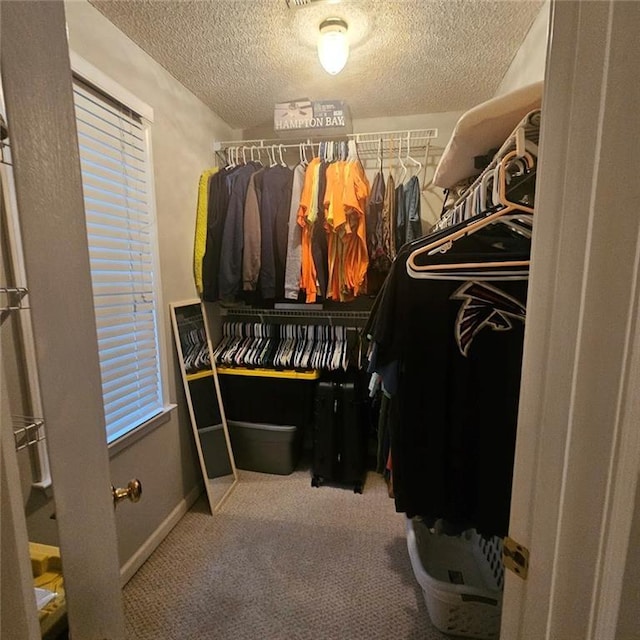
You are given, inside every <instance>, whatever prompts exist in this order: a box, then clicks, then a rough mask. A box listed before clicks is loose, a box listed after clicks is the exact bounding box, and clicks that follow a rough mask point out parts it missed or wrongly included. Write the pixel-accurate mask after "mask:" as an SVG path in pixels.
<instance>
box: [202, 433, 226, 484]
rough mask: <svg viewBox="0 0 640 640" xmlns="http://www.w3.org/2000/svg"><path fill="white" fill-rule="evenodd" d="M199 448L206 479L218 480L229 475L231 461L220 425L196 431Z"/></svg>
mask: <svg viewBox="0 0 640 640" xmlns="http://www.w3.org/2000/svg"><path fill="white" fill-rule="evenodd" d="M198 434H199V435H200V446H201V447H202V455H203V456H204V463H205V466H206V468H207V477H208V478H219V477H221V476H227V475H229V474H230V473H231V460H229V454H228V453H227V443H226V442H225V439H224V431H223V430H222V425H221V424H216V425H214V426H213V427H205V428H204V429H198Z"/></svg>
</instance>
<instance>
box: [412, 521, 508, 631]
mask: <svg viewBox="0 0 640 640" xmlns="http://www.w3.org/2000/svg"><path fill="white" fill-rule="evenodd" d="M407 547H408V550H409V557H410V559H411V566H412V567H413V573H414V574H415V576H416V579H417V581H418V583H419V584H420V586H421V587H422V591H423V595H424V599H425V602H426V604H427V610H428V611H429V617H430V618H431V622H432V623H433V624H434V626H436V627H437V628H438V629H439V630H440V631H442V632H443V633H446V634H449V635H452V636H459V637H464V638H480V639H483V640H492V639H495V638H499V636H500V615H501V611H502V585H503V580H504V569H503V566H502V540H501V539H500V538H492V539H490V540H485V539H484V538H482V537H481V536H480V535H478V534H477V533H476V532H475V531H474V530H471V531H466V532H464V533H463V534H462V535H460V536H447V535H442V534H440V535H439V534H437V533H434V532H432V531H431V530H430V529H429V528H428V527H427V526H426V525H425V524H424V523H423V522H422V521H421V520H420V519H419V518H413V519H407Z"/></svg>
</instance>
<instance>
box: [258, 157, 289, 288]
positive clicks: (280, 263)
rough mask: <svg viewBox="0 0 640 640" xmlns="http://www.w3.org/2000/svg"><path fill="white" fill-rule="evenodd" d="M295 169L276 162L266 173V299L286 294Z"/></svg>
mask: <svg viewBox="0 0 640 640" xmlns="http://www.w3.org/2000/svg"><path fill="white" fill-rule="evenodd" d="M292 183H293V171H292V170H291V169H289V167H286V166H282V165H276V166H274V167H270V168H269V169H267V170H266V171H265V172H264V174H263V176H262V201H261V207H260V228H261V232H262V240H261V251H260V256H261V264H260V276H259V288H260V292H261V293H262V297H263V298H265V299H272V298H276V297H277V298H282V297H283V296H284V278H285V266H286V260H287V236H288V230H287V227H288V224H289V207H290V204H291V187H292Z"/></svg>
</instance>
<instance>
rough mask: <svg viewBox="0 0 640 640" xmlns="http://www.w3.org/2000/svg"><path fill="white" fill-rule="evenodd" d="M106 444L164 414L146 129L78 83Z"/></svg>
mask: <svg viewBox="0 0 640 640" xmlns="http://www.w3.org/2000/svg"><path fill="white" fill-rule="evenodd" d="M74 100H75V108H76V121H77V127H78V141H79V146H80V161H81V168H82V185H83V190H84V204H85V212H86V217H87V236H88V241H89V256H90V260H91V279H92V283H93V299H94V307H95V313H96V322H97V328H98V350H99V354H100V370H101V374H102V393H103V397H104V408H105V415H106V424H107V442H113V441H114V440H117V439H118V438H120V437H122V436H123V435H125V434H126V433H128V432H129V431H131V430H133V429H135V428H136V427H138V426H140V425H141V424H143V423H144V422H146V421H147V420H149V419H150V418H152V417H154V416H155V415H157V414H159V413H161V412H162V411H163V408H164V402H163V393H162V382H161V370H160V354H159V345H158V324H157V302H158V295H157V294H158V292H157V285H156V278H154V267H155V264H156V246H157V245H156V240H155V231H154V229H155V214H154V206H153V203H152V198H153V189H152V185H151V172H150V166H149V164H150V163H149V156H148V149H147V137H146V130H145V124H144V123H143V122H142V120H141V119H140V118H139V117H138V116H137V115H136V114H135V113H133V112H132V111H131V110H129V109H127V108H126V107H124V106H123V105H121V104H120V103H118V102H115V101H112V100H111V99H110V98H107V97H106V96H103V95H102V94H101V93H98V92H97V91H95V90H94V89H92V88H91V87H89V86H87V85H85V84H83V83H81V82H80V81H78V80H75V81H74Z"/></svg>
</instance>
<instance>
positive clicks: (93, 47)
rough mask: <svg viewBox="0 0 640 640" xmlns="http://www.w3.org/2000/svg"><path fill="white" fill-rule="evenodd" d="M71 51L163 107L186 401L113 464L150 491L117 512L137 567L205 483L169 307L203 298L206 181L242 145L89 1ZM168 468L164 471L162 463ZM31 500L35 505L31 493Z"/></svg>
mask: <svg viewBox="0 0 640 640" xmlns="http://www.w3.org/2000/svg"><path fill="white" fill-rule="evenodd" d="M66 14H67V23H68V32H69V44H70V48H71V49H72V50H73V51H75V52H76V53H77V54H79V55H80V56H81V57H83V58H85V59H86V60H87V61H88V62H89V63H91V64H92V65H94V66H95V67H97V68H98V69H99V70H100V71H102V72H104V73H105V74H107V75H108V76H110V77H111V78H112V79H113V80H115V81H116V82H118V83H119V84H121V85H122V86H123V87H124V88H125V89H128V90H129V91H130V92H131V93H133V94H134V95H136V96H137V97H138V98H140V99H141V100H142V101H144V102H146V103H147V104H149V106H151V107H152V108H153V109H154V118H155V121H154V123H153V125H152V148H153V162H154V172H155V188H156V204H157V214H158V237H159V245H160V267H161V280H162V293H163V297H164V308H163V309H162V312H163V315H164V324H165V334H164V336H163V345H162V346H163V347H164V348H165V349H166V352H167V356H168V363H169V379H168V384H169V395H170V401H171V402H177V403H178V405H179V406H178V409H177V411H174V412H172V414H171V417H170V419H169V421H168V422H167V423H165V424H163V425H161V426H160V427H158V428H157V429H155V430H154V431H152V432H151V433H150V434H148V435H147V436H145V437H144V438H142V439H140V440H138V441H136V442H134V443H133V444H131V446H129V447H128V448H126V449H124V450H122V451H120V452H119V453H117V454H115V455H113V456H112V457H111V477H112V482H113V483H114V484H115V485H118V486H122V485H126V483H127V482H128V481H129V480H130V479H131V478H133V477H138V478H140V480H141V481H142V484H143V492H144V493H143V499H142V501H141V502H140V503H139V504H138V505H135V506H133V505H125V506H124V508H123V509H119V510H118V513H117V525H118V534H119V535H118V538H119V552H120V559H121V563H122V564H124V563H125V562H127V561H128V560H129V559H130V558H131V556H132V555H133V554H134V553H136V552H137V551H138V550H139V549H140V547H141V546H142V545H143V544H144V543H145V542H146V541H147V540H148V539H149V537H150V536H152V534H153V533H154V532H155V531H156V530H157V528H158V527H159V526H160V525H161V524H162V523H163V522H164V521H165V520H166V519H167V518H168V516H169V515H170V514H171V513H172V511H174V509H176V507H177V506H179V505H180V504H181V502H182V501H183V500H184V499H185V497H186V496H189V495H190V494H191V495H193V493H192V492H193V490H194V489H196V490H197V487H198V484H199V483H200V482H201V478H200V470H199V465H198V463H197V457H196V455H195V447H194V445H193V436H192V433H191V426H190V423H189V419H188V414H187V412H186V407H185V403H184V398H183V391H182V381H181V377H180V374H179V370H178V369H177V365H176V362H175V356H174V347H173V339H172V336H171V333H170V327H171V325H170V321H169V315H168V303H169V302H171V301H176V300H183V299H187V298H192V297H194V296H195V288H194V286H193V277H192V272H191V256H192V251H193V228H194V220H195V207H196V194H197V183H198V177H199V174H200V172H201V171H202V170H203V169H204V168H205V167H207V166H210V165H211V164H212V151H211V144H212V141H213V140H214V139H216V138H218V139H219V138H225V139H230V138H231V139H232V138H234V137H236V136H237V132H235V131H233V130H232V129H231V128H230V127H228V126H227V125H226V124H225V123H224V122H223V121H222V120H220V119H219V118H218V117H217V116H216V115H215V114H214V113H213V112H211V110H210V109H208V108H207V107H206V106H205V105H204V104H203V103H202V102H200V101H199V100H198V99H196V98H195V97H194V96H193V95H192V94H191V93H190V92H188V91H187V90H186V89H185V88H184V87H183V86H182V85H181V84H180V83H178V82H177V81H176V80H175V79H174V78H173V77H172V76H171V75H170V74H169V73H167V72H166V71H165V70H164V69H163V68H162V67H161V66H160V65H158V64H157V63H156V62H154V61H153V60H152V59H151V58H150V57H149V56H148V55H147V54H146V53H144V52H143V51H142V50H141V49H140V48H139V47H138V46H137V45H135V44H134V43H133V42H131V41H130V40H129V39H128V38H127V37H126V36H124V34H122V32H120V31H119V30H118V29H116V28H115V27H114V26H113V25H112V24H111V23H110V22H108V21H107V20H106V18H104V17H103V16H102V14H100V13H99V12H98V11H97V10H96V9H94V8H93V7H92V6H91V5H90V4H89V3H88V2H85V1H84V0H82V1H76V0H74V1H73V2H68V3H66ZM160 461H161V464H160ZM26 500H27V501H29V500H33V497H32V496H26ZM43 510H44V512H46V513H47V517H48V514H49V513H50V512H51V510H52V506H51V505H50V504H45V505H40V504H39V505H38V508H36V509H32V510H31V516H30V518H29V526H30V529H31V530H30V535H31V537H32V539H38V538H39V537H40V538H46V539H47V541H51V540H50V531H45V530H43V528H42V525H43V520H44V516H43Z"/></svg>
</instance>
